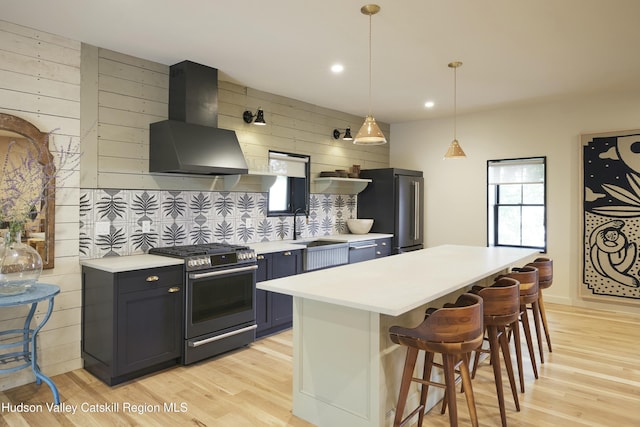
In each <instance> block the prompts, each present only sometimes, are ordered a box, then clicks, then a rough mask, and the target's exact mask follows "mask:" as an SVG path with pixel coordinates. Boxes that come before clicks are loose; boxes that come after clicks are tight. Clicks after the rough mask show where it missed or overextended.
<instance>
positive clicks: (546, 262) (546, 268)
mask: <svg viewBox="0 0 640 427" xmlns="http://www.w3.org/2000/svg"><path fill="white" fill-rule="evenodd" d="M527 265H528V266H531V267H536V268H537V269H538V286H539V292H538V308H539V309H540V316H541V317H542V327H543V328H544V336H545V338H546V339H547V347H548V348H549V353H552V352H553V350H552V349H551V336H550V335H549V324H548V323H547V313H545V311H544V300H543V298H542V294H543V292H542V290H543V289H547V288H549V287H550V286H551V285H552V284H553V260H552V259H550V258H536V259H535V260H534V261H533V262H530V263H528V264H527Z"/></svg>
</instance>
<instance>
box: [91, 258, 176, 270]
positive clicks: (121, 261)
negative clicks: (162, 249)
mask: <svg viewBox="0 0 640 427" xmlns="http://www.w3.org/2000/svg"><path fill="white" fill-rule="evenodd" d="M80 263H81V264H82V265H86V266H87V267H92V268H96V269H98V270H104V271H108V272H110V273H119V272H122V271H130V270H143V269H145V268H156V267H166V266H170V265H181V264H184V260H183V259H180V258H171V257H166V256H160V255H129V256H110V257H105V258H96V259H87V260H82V261H81V262H80Z"/></svg>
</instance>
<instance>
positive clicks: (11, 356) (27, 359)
mask: <svg viewBox="0 0 640 427" xmlns="http://www.w3.org/2000/svg"><path fill="white" fill-rule="evenodd" d="M59 293H60V287H59V286H56V285H48V284H45V283H36V284H34V285H33V286H31V287H30V288H29V289H27V291H26V292H24V293H22V294H19V295H10V296H4V297H0V307H12V306H19V305H27V304H31V308H30V309H29V314H28V315H27V318H26V319H25V321H24V328H22V329H10V330H7V331H0V338H2V339H6V340H7V341H8V342H5V341H2V342H3V343H2V344H0V367H1V366H2V365H7V364H13V363H15V362H24V363H22V364H20V365H17V366H12V367H10V368H6V369H0V374H8V373H11V372H16V371H19V370H20V369H24V368H27V367H29V366H31V369H32V370H33V373H34V374H35V376H36V384H40V383H42V381H44V382H45V383H47V385H48V386H49V388H50V389H51V391H52V392H53V400H54V402H55V404H56V405H59V404H60V394H59V393H58V388H57V387H56V385H55V384H54V383H53V381H51V378H49V377H47V376H46V375H44V374H43V373H42V372H41V371H40V367H39V366H38V353H37V347H36V337H37V336H38V332H39V331H40V329H42V327H43V326H44V324H45V323H47V320H49V317H50V316H51V312H52V311H53V298H54V297H55V296H56V295H57V294H59ZM46 300H49V308H48V309H47V313H46V314H45V316H44V318H43V319H42V320H41V321H40V323H39V324H37V325H36V326H35V328H33V329H32V328H31V321H32V320H33V315H34V314H35V312H36V307H37V306H38V303H39V302H40V301H46ZM20 347H21V350H20V349H19V348H20Z"/></svg>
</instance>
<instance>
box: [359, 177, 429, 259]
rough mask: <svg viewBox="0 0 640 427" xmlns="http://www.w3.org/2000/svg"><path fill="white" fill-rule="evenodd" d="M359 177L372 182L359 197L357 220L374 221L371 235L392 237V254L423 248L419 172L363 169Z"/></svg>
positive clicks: (421, 182)
mask: <svg viewBox="0 0 640 427" xmlns="http://www.w3.org/2000/svg"><path fill="white" fill-rule="evenodd" d="M360 178H366V179H371V180H372V182H370V183H369V185H367V187H366V188H365V189H364V190H363V191H362V192H361V193H360V194H358V218H373V220H374V221H373V227H372V228H371V232H372V233H389V234H393V239H392V253H394V254H399V253H402V252H409V251H415V250H418V249H422V248H423V247H424V246H423V242H424V240H423V238H424V232H423V225H424V178H423V177H422V171H413V170H407V169H396V168H386V169H365V170H362V171H360Z"/></svg>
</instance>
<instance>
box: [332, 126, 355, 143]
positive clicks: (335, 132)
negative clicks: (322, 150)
mask: <svg viewBox="0 0 640 427" xmlns="http://www.w3.org/2000/svg"><path fill="white" fill-rule="evenodd" d="M341 130H344V136H343V137H342V140H343V141H351V140H353V137H352V136H351V128H346V129H334V130H333V139H339V138H340V131H341Z"/></svg>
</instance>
